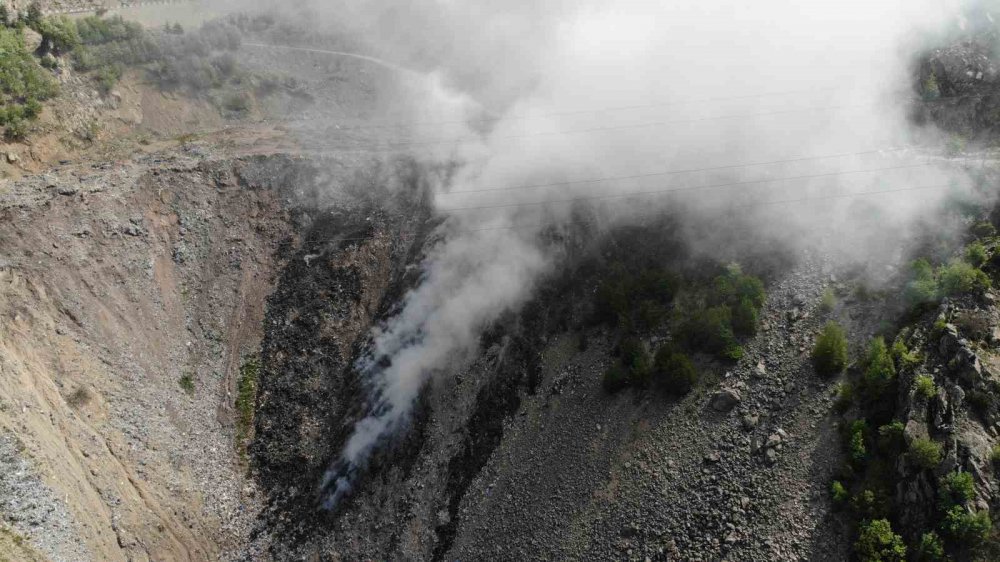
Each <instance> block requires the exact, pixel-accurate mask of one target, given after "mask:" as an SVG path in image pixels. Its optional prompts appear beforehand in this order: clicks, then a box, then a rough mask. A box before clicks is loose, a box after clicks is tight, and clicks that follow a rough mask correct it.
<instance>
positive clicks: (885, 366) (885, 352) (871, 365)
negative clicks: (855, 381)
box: [864, 336, 896, 398]
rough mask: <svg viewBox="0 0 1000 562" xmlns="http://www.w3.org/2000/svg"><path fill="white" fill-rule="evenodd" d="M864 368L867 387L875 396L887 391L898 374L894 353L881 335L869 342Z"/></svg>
mask: <svg viewBox="0 0 1000 562" xmlns="http://www.w3.org/2000/svg"><path fill="white" fill-rule="evenodd" d="M864 369H865V370H864V382H865V387H866V388H867V390H868V391H869V392H870V393H871V395H872V397H873V398H875V397H878V396H880V395H881V394H882V393H883V392H885V390H886V389H887V388H888V387H889V385H890V383H891V382H892V380H893V378H894V377H895V376H896V366H895V365H894V364H893V362H892V355H890V354H889V348H887V347H886V345H885V340H884V339H882V337H881V336H879V337H877V338H872V340H871V341H870V342H868V351H867V353H866V354H865V359H864Z"/></svg>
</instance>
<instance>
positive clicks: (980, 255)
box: [965, 242, 989, 267]
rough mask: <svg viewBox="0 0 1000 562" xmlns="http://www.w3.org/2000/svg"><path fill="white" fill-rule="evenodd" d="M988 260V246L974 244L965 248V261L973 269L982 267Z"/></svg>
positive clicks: (978, 243)
mask: <svg viewBox="0 0 1000 562" xmlns="http://www.w3.org/2000/svg"><path fill="white" fill-rule="evenodd" d="M987 259H989V256H988V255H986V246H983V245H982V243H980V242H973V243H972V244H969V245H968V246H966V247H965V261H967V262H969V263H970V264H971V265H972V266H973V267H982V266H983V264H985V263H986V260H987Z"/></svg>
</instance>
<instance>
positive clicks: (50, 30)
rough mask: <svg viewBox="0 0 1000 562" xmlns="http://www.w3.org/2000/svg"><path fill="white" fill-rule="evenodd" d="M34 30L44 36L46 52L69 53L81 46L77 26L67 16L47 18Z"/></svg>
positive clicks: (43, 48) (43, 46)
mask: <svg viewBox="0 0 1000 562" xmlns="http://www.w3.org/2000/svg"><path fill="white" fill-rule="evenodd" d="M34 29H35V31H37V32H38V33H40V34H41V35H42V50H43V51H44V52H49V51H50V50H51V51H53V52H55V53H56V54H62V53H69V52H71V51H72V50H73V49H76V48H77V47H79V46H80V45H81V42H80V34H79V33H77V30H76V24H75V23H74V22H73V20H71V19H69V18H68V17H66V16H59V17H51V18H45V19H43V20H42V21H41V23H39V24H38V25H37V26H34Z"/></svg>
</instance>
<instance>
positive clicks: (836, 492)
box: [830, 480, 850, 504]
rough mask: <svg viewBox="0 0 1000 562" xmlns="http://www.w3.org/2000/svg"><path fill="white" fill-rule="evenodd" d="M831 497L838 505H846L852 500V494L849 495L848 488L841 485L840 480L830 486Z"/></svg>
mask: <svg viewBox="0 0 1000 562" xmlns="http://www.w3.org/2000/svg"><path fill="white" fill-rule="evenodd" d="M830 496H831V497H832V498H833V501H834V502H835V503H838V504H844V503H846V502H847V500H848V499H849V498H850V494H849V493H847V488H845V487H844V485H843V484H841V483H840V480H834V481H833V484H831V485H830Z"/></svg>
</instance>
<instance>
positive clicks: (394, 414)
mask: <svg viewBox="0 0 1000 562" xmlns="http://www.w3.org/2000/svg"><path fill="white" fill-rule="evenodd" d="M313 9H314V10H315V11H316V14H317V17H322V16H323V15H324V14H330V17H334V15H335V16H336V19H337V21H338V22H339V23H341V24H343V22H345V21H346V22H348V24H349V25H351V26H353V28H354V31H355V32H357V33H359V34H364V35H365V36H368V37H371V38H373V39H371V40H372V42H373V43H375V48H374V50H375V51H376V53H375V54H377V55H378V56H379V57H382V58H386V59H389V60H393V61H396V62H398V64H400V65H403V66H406V67H407V68H412V69H417V70H419V71H421V72H424V73H426V74H427V75H428V76H429V78H428V80H427V84H431V86H427V87H422V89H421V91H422V92H423V94H422V97H421V98H420V99H424V100H429V101H428V103H427V104H426V105H427V107H426V108H418V109H419V110H420V111H419V114H418V115H414V117H413V121H414V124H413V128H412V130H413V131H415V133H414V135H413V136H410V137H407V139H406V141H405V143H404V144H403V145H401V146H402V147H412V149H413V151H414V152H415V153H417V154H419V155H421V157H424V158H430V159H436V158H444V157H447V158H451V159H457V160H458V161H459V162H462V163H464V166H463V167H462V169H461V170H460V172H459V173H458V174H457V176H456V177H455V179H454V181H453V182H451V183H450V184H449V185H448V186H443V187H442V189H441V192H440V193H438V194H437V199H436V205H437V207H438V210H439V211H440V212H442V213H446V214H448V215H449V216H450V219H449V220H448V221H447V222H446V223H445V225H444V227H443V228H444V229H445V236H444V241H443V242H441V243H440V244H439V245H438V246H437V247H436V248H435V249H434V250H433V251H432V252H431V253H430V255H429V256H428V258H427V259H426V261H425V262H424V263H423V268H424V270H425V276H424V278H423V280H422V282H421V283H420V285H419V286H418V287H416V288H415V289H413V290H412V291H411V292H410V293H409V294H408V295H407V296H406V298H405V303H404V306H403V308H402V311H401V312H400V313H399V314H398V316H396V317H395V318H392V319H390V320H389V321H388V322H387V323H386V324H385V325H384V326H382V327H380V328H379V329H377V330H376V331H375V332H374V333H373V334H372V338H373V344H372V349H371V353H370V354H369V355H366V356H365V357H364V358H363V359H361V360H360V361H359V362H358V364H357V368H358V370H359V372H360V373H361V375H362V377H363V378H364V380H365V381H366V383H367V384H368V385H369V388H370V390H371V392H372V393H373V394H372V396H373V397H374V398H373V399H374V403H375V407H374V409H373V410H372V411H371V413H370V414H369V415H368V416H367V417H365V418H364V419H362V420H361V421H359V422H358V423H357V425H356V427H355V430H354V433H353V435H352V436H351V437H350V438H349V440H348V441H347V444H346V445H345V447H344V449H343V452H342V455H341V458H340V459H339V460H338V461H337V462H336V463H335V464H334V466H333V467H331V469H330V470H329V471H328V473H327V476H326V479H325V481H324V482H323V489H324V490H326V491H327V492H328V496H327V497H326V501H325V505H326V506H327V507H334V506H335V505H336V504H337V502H339V501H340V499H341V498H342V497H343V495H344V494H345V493H346V492H347V491H348V490H349V489H350V486H351V484H352V482H353V481H354V479H355V478H356V476H357V474H358V472H359V471H360V470H363V468H364V466H365V464H366V462H367V459H368V457H369V455H370V454H371V452H372V450H373V448H374V447H376V446H377V445H378V444H379V442H380V440H381V439H383V438H385V437H386V436H387V435H390V434H392V432H394V431H396V430H397V429H398V428H399V426H400V424H403V423H405V421H406V420H407V416H408V414H409V412H410V409H411V407H412V404H413V402H414V400H415V399H416V397H417V395H418V393H419V391H420V389H421V387H422V386H423V385H424V384H426V383H427V381H428V380H430V378H431V377H432V375H433V374H434V373H435V372H437V371H439V370H441V369H442V368H443V367H445V366H448V365H451V364H453V363H454V362H455V361H456V360H460V359H461V358H462V357H463V356H464V355H465V354H466V353H467V352H468V351H469V350H470V349H472V348H474V347H475V345H476V343H477V340H478V335H479V333H480V330H481V329H482V328H483V327H484V326H485V325H487V324H488V323H490V322H491V321H493V320H495V319H496V318H497V317H498V315H500V314H501V313H502V312H504V311H507V310H512V309H516V308H517V307H518V306H520V305H522V304H523V303H524V302H525V300H526V299H527V298H528V296H529V295H530V293H531V290H532V288H533V287H534V286H535V283H536V282H537V280H538V279H539V278H540V277H541V276H543V275H544V274H545V273H546V272H547V271H550V270H551V268H553V267H557V266H558V260H556V259H554V256H553V255H551V253H550V251H549V250H547V249H546V248H545V247H544V246H543V244H542V243H541V242H540V241H539V232H540V231H541V230H542V228H543V225H555V224H559V221H560V220H562V219H564V218H565V217H566V216H567V211H568V210H570V209H571V208H572V207H573V206H574V205H585V206H591V207H593V208H595V209H597V210H598V212H601V213H607V214H606V215H605V216H607V217H608V220H631V218H632V217H634V216H635V215H636V214H638V213H651V212H656V210H657V209H664V208H674V209H677V208H683V209H685V210H686V211H687V212H688V214H689V215H690V216H693V217H700V218H701V219H703V220H709V219H711V220H719V219H720V218H721V217H724V216H725V214H724V213H737V214H739V215H741V216H751V217H756V218H755V219H754V222H755V223H758V224H760V232H761V233H762V234H763V233H767V234H771V235H775V234H777V235H780V236H782V237H784V238H785V239H787V240H790V241H795V242H796V243H803V244H806V243H808V244H812V243H819V242H820V241H823V240H827V241H828V242H829V240H828V239H830V238H832V239H833V242H832V244H833V247H831V249H832V250H837V251H841V252H844V253H848V254H859V253H863V252H866V251H870V249H869V248H865V247H859V245H860V244H863V243H864V240H867V239H868V238H870V236H871V235H872V234H879V235H889V234H890V233H895V235H897V236H898V235H899V233H900V232H905V231H906V229H908V228H912V226H913V225H914V224H915V223H914V220H915V218H916V217H918V216H919V214H920V213H921V212H923V211H925V210H927V209H930V208H931V207H932V206H933V205H934V204H935V203H936V202H938V201H939V200H940V198H941V197H942V196H943V195H944V194H945V193H946V192H947V190H948V189H951V188H961V187H962V186H965V185H967V183H968V180H967V178H965V176H964V175H963V174H962V173H960V172H957V171H956V170H955V169H953V168H952V167H950V166H948V165H946V164H940V163H939V161H937V160H934V161H932V160H928V159H927V158H926V157H924V156H921V153H920V152H919V151H916V150H913V149H909V148H907V147H909V146H911V145H912V144H913V141H914V134H915V133H914V131H913V130H911V128H910V127H909V126H908V125H907V120H906V116H905V106H906V104H905V103H904V101H905V100H906V99H907V98H908V97H911V96H912V95H913V94H912V92H911V91H910V90H909V85H910V78H909V72H910V70H911V67H910V60H909V58H910V57H911V56H912V55H913V53H914V50H915V48H916V43H915V42H916V41H917V40H918V38H919V37H920V36H921V35H920V34H921V33H926V32H929V31H936V30H939V29H940V28H941V26H942V24H943V23H948V22H953V21H955V14H956V13H957V9H958V6H957V4H949V3H947V2H940V1H932V0H881V1H879V0H875V1H872V0H838V1H836V2H834V1H819V2H801V1H799V0H765V1H761V2H733V1H727V0H675V1H672V2H652V1H647V2H643V1H625V0H622V1H614V0H607V1H598V0H585V1H573V2H569V1H566V2H533V1H532V2H529V1H520V0H519V1H515V2H491V1H489V0H466V1H464V2H455V1H451V0H422V1H421V0H415V1H411V2H407V3H405V4H401V3H396V2H374V3H372V2H346V3H341V4H337V5H336V7H331V6H329V5H326V4H324V5H323V6H322V7H319V6H314V7H313ZM428 92H431V93H435V94H434V95H427V93H428ZM439 94H440V95H439ZM434 100H437V101H434ZM427 115H433V116H441V115H458V116H460V117H461V119H460V120H462V119H464V120H465V121H464V123H455V122H447V123H439V124H437V125H434V124H432V123H429V121H433V119H427V117H426V116H427ZM490 115H500V117H499V118H498V119H495V120H494V119H485V120H484V119H482V117H484V116H490ZM439 120H440V119H439ZM600 178H611V179H606V181H594V180H597V179H600ZM463 192H464V193H463ZM852 193H855V194H861V195H859V196H858V197H857V199H852V198H850V197H847V196H848V195H850V194H852ZM879 193H881V194H879ZM859 201H863V203H862V204H863V206H864V207H865V209H866V213H867V215H866V216H870V214H871V213H876V214H877V215H878V217H879V219H878V220H877V221H875V224H872V223H871V221H868V222H866V223H861V222H858V221H856V219H857V217H856V215H857V214H858V209H859V207H858V205H859ZM692 242H693V243H695V244H698V243H699V242H703V243H704V244H706V245H710V243H711V242H710V241H699V240H693V241H692Z"/></svg>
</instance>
